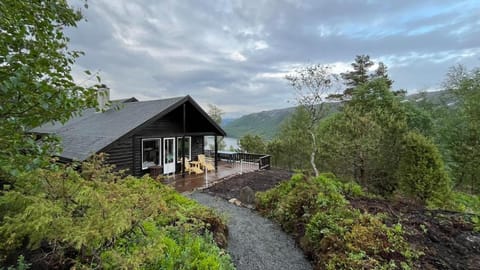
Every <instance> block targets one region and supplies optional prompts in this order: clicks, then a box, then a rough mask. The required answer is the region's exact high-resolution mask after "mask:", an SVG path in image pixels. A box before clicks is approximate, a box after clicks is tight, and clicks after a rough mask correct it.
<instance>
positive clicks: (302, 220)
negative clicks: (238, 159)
mask: <svg viewBox="0 0 480 270" xmlns="http://www.w3.org/2000/svg"><path fill="white" fill-rule="evenodd" d="M361 195H363V192H362V191H361V188H360V187H359V186H358V185H356V184H354V183H351V182H347V183H343V182H340V181H339V180H338V179H336V178H335V177H334V176H333V175H331V174H321V175H320V176H319V177H316V178H308V177H305V176H303V175H301V174H297V175H294V176H293V177H292V179H291V180H289V181H285V182H282V183H280V184H279V185H278V186H277V187H275V188H273V189H270V190H268V191H266V192H262V193H257V209H259V210H260V211H261V212H262V213H263V214H265V215H267V216H269V217H272V218H274V219H275V220H276V221H278V222H279V223H280V224H281V225H282V227H283V228H284V229H285V230H287V231H288V232H293V233H294V234H295V235H296V236H297V238H299V239H301V240H300V244H301V247H302V248H303V249H304V250H305V251H306V252H307V253H309V254H311V255H312V256H313V258H314V259H315V264H316V266H317V267H318V268H319V269H398V268H402V267H411V266H412V263H413V260H414V259H416V258H417V257H418V256H419V253H418V252H417V251H415V250H413V249H412V248H411V247H410V245H409V244H408V242H406V240H405V238H404V235H405V232H404V231H403V228H402V226H401V225H400V224H394V225H393V226H387V225H386V224H384V223H383V217H382V216H379V215H370V214H367V213H363V214H362V213H360V212H359V211H358V210H354V209H352V208H351V207H350V206H349V204H348V201H347V200H346V199H345V196H349V197H355V196H361Z"/></svg>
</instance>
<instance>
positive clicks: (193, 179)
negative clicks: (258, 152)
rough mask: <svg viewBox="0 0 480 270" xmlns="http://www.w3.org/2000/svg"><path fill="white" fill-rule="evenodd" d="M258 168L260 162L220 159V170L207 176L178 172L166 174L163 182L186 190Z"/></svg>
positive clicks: (205, 185) (209, 184) (202, 186)
mask: <svg viewBox="0 0 480 270" xmlns="http://www.w3.org/2000/svg"><path fill="white" fill-rule="evenodd" d="M256 170H258V163H246V162H243V163H242V164H240V162H225V161H220V162H219V163H218V171H217V172H209V173H208V174H207V176H205V173H203V174H198V175H195V174H185V177H182V175H181V174H176V175H170V176H164V177H165V178H164V179H163V180H162V182H163V183H165V184H167V185H170V186H171V187H173V188H175V189H176V190H177V191H178V192H186V191H193V190H195V189H201V188H206V187H210V186H212V185H214V184H215V183H217V182H219V181H220V180H222V179H224V178H227V177H230V176H233V175H237V174H240V173H246V172H252V171H256Z"/></svg>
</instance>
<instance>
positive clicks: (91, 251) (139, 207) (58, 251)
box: [0, 157, 230, 269]
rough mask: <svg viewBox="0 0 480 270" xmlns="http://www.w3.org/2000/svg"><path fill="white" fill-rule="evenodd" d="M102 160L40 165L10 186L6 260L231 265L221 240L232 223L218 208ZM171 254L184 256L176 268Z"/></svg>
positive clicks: (1, 249) (0, 208)
mask: <svg viewBox="0 0 480 270" xmlns="http://www.w3.org/2000/svg"><path fill="white" fill-rule="evenodd" d="M102 162H103V157H100V158H94V159H93V160H92V161H91V162H89V163H84V164H83V165H82V168H83V170H82V172H78V171H77V170H75V169H74V167H73V166H66V167H58V168H54V167H52V169H48V170H47V169H38V170H35V171H33V172H29V173H25V174H22V175H21V176H19V177H18V179H17V181H16V182H15V187H14V188H13V189H10V190H6V191H2V194H1V196H0V216H1V217H2V223H1V224H0V238H1V239H2V240H3V241H2V242H0V254H1V255H2V257H1V258H0V262H2V263H3V264H4V265H8V264H12V263H14V260H15V259H16V258H17V256H18V254H19V253H25V258H26V260H27V261H28V259H29V256H30V255H31V254H35V253H36V254H41V255H42V261H37V262H36V264H37V265H35V267H40V266H39V265H38V264H42V265H41V267H43V268H56V267H58V266H60V265H61V266H62V267H67V268H68V267H70V268H82V267H99V268H117V266H118V267H119V268H144V267H147V268H148V267H150V266H151V265H154V267H153V268H156V269H157V268H162V269H182V268H186V267H187V266H188V265H194V266H192V267H193V268H196V269H229V265H230V258H229V256H228V255H227V254H224V253H222V251H220V250H219V249H218V247H217V246H216V244H215V242H214V241H213V239H215V240H216V241H217V242H218V243H220V244H222V245H224V244H225V235H226V226H225V222H224V221H223V220H222V219H220V218H219V217H218V216H217V215H216V214H215V213H214V212H213V211H212V210H210V209H207V208H205V207H202V206H200V205H199V204H197V203H196V202H194V201H192V200H190V199H187V198H185V197H183V196H181V195H180V194H178V193H177V192H175V190H173V189H172V188H170V187H167V186H164V185H162V184H160V183H158V182H156V181H155V180H153V179H151V178H150V177H147V176H146V177H143V178H140V179H139V178H135V177H131V176H127V177H124V176H123V175H122V173H118V172H113V171H112V169H113V167H111V166H103V165H102ZM199 248H200V249H199ZM179 254H180V255H179ZM185 254H186V255H185ZM187 255H188V256H189V258H190V259H189V260H186V259H185V257H184V256H187ZM170 258H175V260H177V259H178V260H179V261H178V262H177V263H175V264H174V267H173V268H171V267H170V266H168V265H170ZM115 261H117V262H115ZM163 264H165V265H163ZM217 266H218V267H217Z"/></svg>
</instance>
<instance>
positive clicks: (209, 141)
mask: <svg viewBox="0 0 480 270" xmlns="http://www.w3.org/2000/svg"><path fill="white" fill-rule="evenodd" d="M205 138H206V145H205V149H212V150H213V147H214V146H213V145H214V144H213V137H211V136H208V137H205ZM223 141H224V142H225V145H226V147H225V150H230V148H231V147H233V149H238V148H239V146H238V139H237V138H232V137H225V138H223Z"/></svg>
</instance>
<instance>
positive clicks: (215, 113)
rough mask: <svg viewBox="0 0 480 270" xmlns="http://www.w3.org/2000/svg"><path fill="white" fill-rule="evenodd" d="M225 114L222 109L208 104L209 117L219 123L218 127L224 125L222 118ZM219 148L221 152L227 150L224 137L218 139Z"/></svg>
mask: <svg viewBox="0 0 480 270" xmlns="http://www.w3.org/2000/svg"><path fill="white" fill-rule="evenodd" d="M223 114H224V112H223V111H222V109H220V108H219V107H217V106H215V105H213V104H208V115H209V116H210V117H211V118H212V119H213V121H215V123H217V124H218V125H221V124H222V117H223ZM217 147H218V149H219V150H223V149H225V147H227V146H226V144H225V142H224V141H223V137H217Z"/></svg>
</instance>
